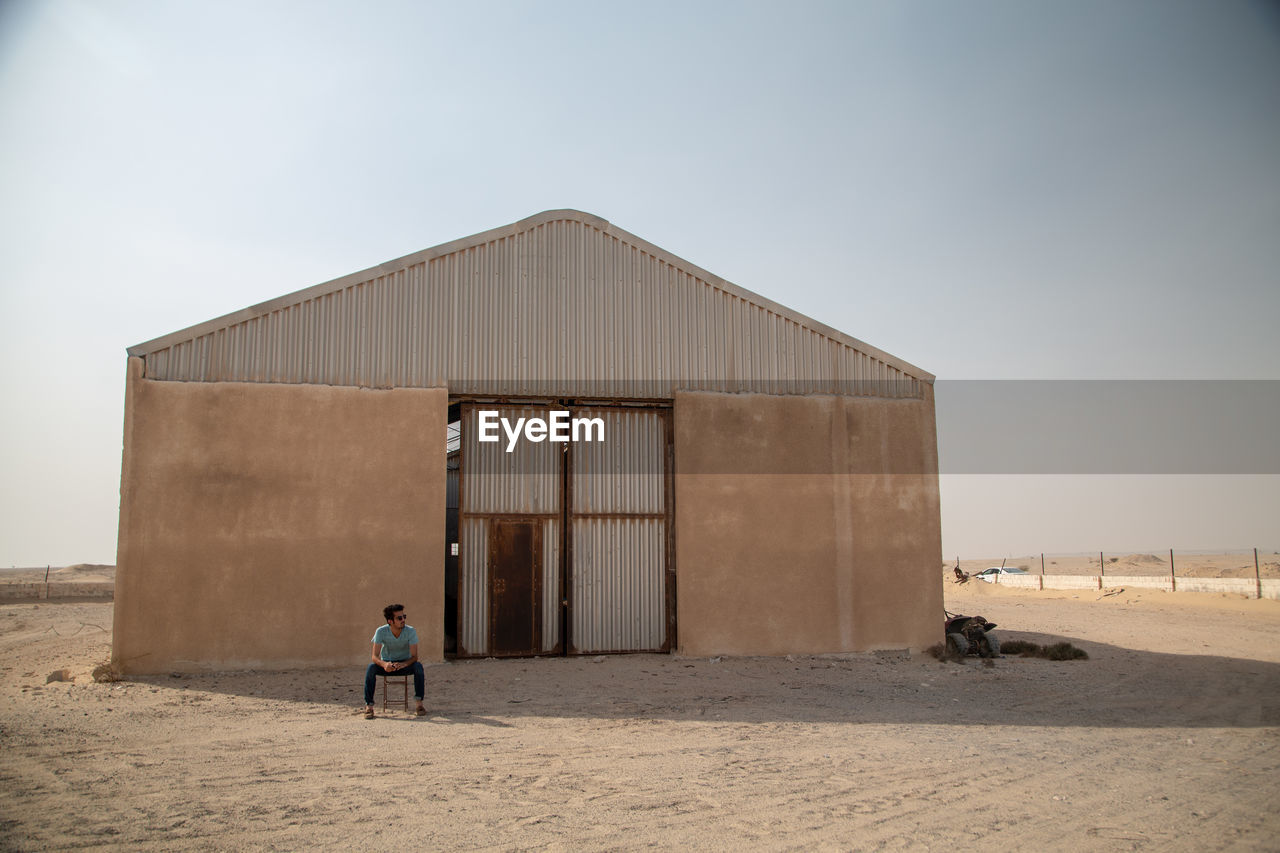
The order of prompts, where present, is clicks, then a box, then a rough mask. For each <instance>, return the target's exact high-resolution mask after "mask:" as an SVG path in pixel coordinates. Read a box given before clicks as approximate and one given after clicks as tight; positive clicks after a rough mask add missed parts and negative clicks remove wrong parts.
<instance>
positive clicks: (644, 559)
mask: <svg viewBox="0 0 1280 853" xmlns="http://www.w3.org/2000/svg"><path fill="white" fill-rule="evenodd" d="M665 584H666V521H665V519H662V518H576V519H574V522H573V571H572V587H571V601H572V602H573V609H572V617H571V618H572V633H571V635H570V636H572V638H573V650H574V651H575V652H577V653H579V654H595V653H599V652H631V651H660V650H662V649H663V648H664V647H665V646H666V641H667V637H666V624H667V619H666V607H665V603H666V586H665Z"/></svg>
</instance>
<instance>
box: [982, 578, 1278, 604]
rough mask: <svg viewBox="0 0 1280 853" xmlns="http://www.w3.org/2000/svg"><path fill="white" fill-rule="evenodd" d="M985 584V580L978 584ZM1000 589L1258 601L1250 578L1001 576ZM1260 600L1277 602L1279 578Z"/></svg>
mask: <svg viewBox="0 0 1280 853" xmlns="http://www.w3.org/2000/svg"><path fill="white" fill-rule="evenodd" d="M978 583H985V581H978ZM1000 584H1001V585H1002V586H1011V587H1017V588H1019V589H1103V588H1104V587H1117V586H1126V587H1137V588H1139V589H1162V590H1164V591H1165V592H1217V593H1231V594H1234V595H1243V596H1245V597H1246V598H1258V597H1259V596H1258V581H1257V580H1256V579H1254V578H1168V577H1161V576H1159V575H1102V576H1101V577H1099V576H1098V575H1005V576H1004V577H1002V578H1000ZM1261 597H1262V598H1274V599H1278V600H1280V579H1276V578H1263V580H1262V595H1261Z"/></svg>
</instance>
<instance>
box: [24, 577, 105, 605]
mask: <svg viewBox="0 0 1280 853" xmlns="http://www.w3.org/2000/svg"><path fill="white" fill-rule="evenodd" d="M115 590H116V585H115V584H114V583H112V582H111V581H79V582H76V581H51V582H50V583H45V582H44V581H36V582H35V583H0V601H47V600H51V599H53V600H56V599H60V598H62V599H70V598H97V599H101V600H103V601H110V600H111V599H113V598H114V597H115Z"/></svg>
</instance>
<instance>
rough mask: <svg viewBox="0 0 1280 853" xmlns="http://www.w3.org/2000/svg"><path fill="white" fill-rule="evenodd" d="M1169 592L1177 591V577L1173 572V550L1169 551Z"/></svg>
mask: <svg viewBox="0 0 1280 853" xmlns="http://www.w3.org/2000/svg"><path fill="white" fill-rule="evenodd" d="M1169 587H1170V589H1169V591H1170V592H1177V591H1178V576H1177V575H1176V574H1174V571H1173V549H1172V548H1170V549H1169Z"/></svg>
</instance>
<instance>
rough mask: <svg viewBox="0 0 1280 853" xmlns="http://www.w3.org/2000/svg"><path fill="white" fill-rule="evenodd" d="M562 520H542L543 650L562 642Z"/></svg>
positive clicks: (551, 650) (548, 650)
mask: <svg viewBox="0 0 1280 853" xmlns="http://www.w3.org/2000/svg"><path fill="white" fill-rule="evenodd" d="M560 601H561V593H560V521H559V519H552V518H545V519H543V520H542V651H544V652H554V651H555V650H556V646H557V645H558V644H559V643H560Z"/></svg>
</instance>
